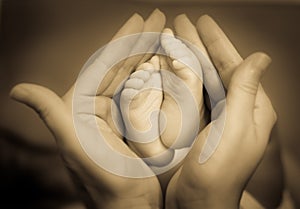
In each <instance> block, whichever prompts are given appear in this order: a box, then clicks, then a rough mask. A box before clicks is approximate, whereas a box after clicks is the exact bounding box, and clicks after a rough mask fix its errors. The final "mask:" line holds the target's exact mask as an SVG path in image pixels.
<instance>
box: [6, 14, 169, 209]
mask: <svg viewBox="0 0 300 209" xmlns="http://www.w3.org/2000/svg"><path fill="white" fill-rule="evenodd" d="M164 23H165V17H164V15H163V14H162V13H161V12H160V11H159V10H155V11H154V12H153V13H152V14H151V15H150V17H149V18H148V19H147V21H146V22H144V20H143V19H142V18H141V17H140V16H139V15H137V14H135V15H133V16H132V17H131V18H130V19H129V20H128V21H127V22H126V23H125V25H124V26H123V27H122V28H121V29H120V30H119V32H118V33H117V34H116V35H115V37H114V38H113V39H116V38H119V37H122V36H126V35H130V34H136V33H140V32H143V31H151V32H160V31H161V30H162V28H163V26H164ZM130 44H131V45H130ZM132 44H133V45H132ZM138 44H143V43H139V42H135V43H131V42H130V43H129V42H126V43H125V45H124V46H123V48H122V49H124V50H125V53H128V54H129V53H130V51H131V50H132V49H133V48H134V47H135V45H138ZM149 44H150V45H151V44H152V43H149ZM143 46H145V45H143ZM136 47H139V46H136ZM126 50H127V51H126ZM122 52H123V53H124V51H122ZM111 53H112V52H108V54H106V55H105V53H104V52H103V54H104V55H103V56H104V57H106V58H110V56H108V55H111ZM118 53H120V52H119V51H116V52H114V54H115V55H116V56H118ZM101 55H102V54H101ZM142 58H143V59H147V57H145V56H143V55H141V56H137V57H135V58H132V59H128V60H126V61H124V62H122V63H121V64H122V66H120V65H118V66H115V67H114V68H113V69H112V70H111V71H110V74H108V75H106V77H105V79H104V81H103V83H102V84H103V85H102V86H100V88H99V89H98V92H99V93H98V94H96V95H95V96H94V97H93V98H92V97H90V98H89V99H91V98H92V99H93V101H95V107H96V111H95V112H94V114H93V115H88V114H89V113H88V112H82V113H81V114H82V115H83V116H84V117H85V116H91V117H93V118H95V119H96V121H97V125H98V130H100V132H101V133H102V134H103V135H105V139H106V141H105V142H106V143H107V144H109V146H111V147H112V148H113V149H114V150H115V151H116V152H118V153H122V154H124V155H127V156H130V157H132V158H135V157H136V155H135V154H134V153H133V152H132V151H131V150H130V149H129V148H128V147H127V145H126V144H125V143H124V142H123V140H122V138H120V136H118V134H117V132H116V129H115V127H114V126H112V121H111V119H112V117H111V113H112V112H111V109H110V104H111V102H112V99H111V96H112V93H113V92H114V91H115V89H116V88H117V87H118V85H119V84H120V82H121V81H122V80H123V79H125V78H126V77H127V76H128V75H129V73H130V71H131V68H132V67H133V66H134V65H136V64H138V62H139V61H140V60H141V59H142ZM100 59H101V58H100ZM96 67H97V66H96ZM75 88H76V86H74V87H72V88H71V89H70V90H69V91H68V92H67V93H66V94H65V96H64V97H62V98H60V97H58V96H57V95H56V94H55V93H54V92H52V91H51V90H49V89H47V88H44V87H41V86H37V85H32V84H20V85H17V86H16V87H15V88H14V89H13V90H12V92H11V96H12V97H13V98H14V99H16V100H18V101H20V102H22V103H25V104H27V105H28V106H30V107H32V108H33V109H35V110H36V111H37V112H38V113H39V114H40V116H41V118H42V119H43V120H44V122H45V123H46V125H47V126H48V128H49V129H50V130H51V131H52V133H53V134H54V135H55V138H56V140H57V145H58V147H59V149H60V150H61V154H62V158H63V159H64V161H65V163H66V166H67V167H68V168H69V169H70V170H71V171H72V172H71V173H72V174H75V175H76V177H77V179H79V180H80V183H81V184H83V186H84V187H85V189H86V191H87V192H88V194H89V197H90V198H91V199H92V201H89V202H92V203H94V204H95V206H96V207H99V208H133V207H134V206H135V207H137V208H142V207H143V206H146V205H148V206H150V205H151V206H152V207H155V208H159V207H160V206H161V191H160V186H159V183H158V180H157V179H156V177H148V178H130V177H123V176H120V175H117V174H114V173H111V172H109V171H107V169H104V168H102V167H101V166H99V165H98V164H97V163H95V159H91V158H90V155H89V153H87V152H86V151H85V150H84V149H83V147H82V144H81V143H80V142H79V140H78V139H79V137H77V134H78V130H77V129H76V128H74V123H73V122H74V121H73V119H74V112H73V103H74V100H73V93H74V92H75V91H74V90H75ZM101 88H103V89H101ZM94 99H95V100H94ZM88 101H90V100H88ZM82 127H83V128H87V129H88V128H90V124H89V123H84V124H83V126H82ZM80 140H81V142H90V141H93V140H94V141H95V139H93V138H90V137H86V138H80ZM94 148H95V147H94ZM100 148H101V147H99V149H100ZM97 149H98V147H96V149H94V150H95V151H98V150H97ZM100 150H101V149H100ZM99 152H100V151H99ZM98 160H99V159H98ZM100 160H102V161H106V162H110V160H111V159H110V156H109V155H106V156H104V158H103V159H100ZM140 161H141V162H142V160H140ZM114 163H116V162H112V163H111V164H114ZM120 166H121V170H122V169H123V170H124V169H125V170H126V166H124V165H120ZM143 168H145V169H147V168H146V167H145V166H144V167H143ZM148 169H149V168H148ZM128 188H130V190H128Z"/></svg>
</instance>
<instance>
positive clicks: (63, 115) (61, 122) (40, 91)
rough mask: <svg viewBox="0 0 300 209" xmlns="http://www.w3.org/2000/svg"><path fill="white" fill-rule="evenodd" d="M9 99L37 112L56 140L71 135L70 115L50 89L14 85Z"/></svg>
mask: <svg viewBox="0 0 300 209" xmlns="http://www.w3.org/2000/svg"><path fill="white" fill-rule="evenodd" d="M10 97H11V98H12V99H14V100H16V101H18V102H21V103H23V104H25V105H27V106H29V107H30V108H32V109H33V110H34V111H35V112H37V113H38V114H39V116H40V117H41V118H42V120H43V121H44V122H45V124H46V125H47V126H48V127H49V129H50V130H51V131H52V133H54V135H55V136H56V138H64V139H65V135H66V134H70V133H71V131H72V126H69V124H71V125H72V120H71V118H70V115H68V112H67V111H66V107H65V105H64V104H63V101H62V100H61V99H60V97H58V96H57V95H56V94H55V93H54V92H52V91H51V90H50V89H47V88H45V87H42V86H39V85H34V84H25V83H23V84H18V85H16V86H15V87H14V88H13V89H12V90H11V92H10ZM71 135H72V134H71Z"/></svg>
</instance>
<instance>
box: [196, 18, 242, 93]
mask: <svg viewBox="0 0 300 209" xmlns="http://www.w3.org/2000/svg"><path fill="white" fill-rule="evenodd" d="M196 27H197V29H198V32H199V35H200V37H201V40H202V41H203V43H204V45H205V47H206V48H207V50H208V52H209V55H210V56H211V59H212V60H213V62H214V64H215V66H216V68H217V70H218V71H219V74H220V76H221V77H222V81H223V83H224V85H225V87H228V83H229V81H230V78H231V76H232V73H233V71H234V69H235V68H236V67H237V66H238V65H239V64H240V63H241V62H242V61H243V59H242V57H241V56H240V55H239V53H238V51H237V50H236V49H235V47H234V46H233V44H232V43H231V42H230V40H229V39H228V38H227V36H226V35H225V33H224V32H223V31H222V29H221V28H220V27H219V26H218V25H217V23H216V22H215V21H214V20H213V19H212V18H211V17H209V16H208V15H204V16H202V17H200V18H199V19H198V21H197V26H196Z"/></svg>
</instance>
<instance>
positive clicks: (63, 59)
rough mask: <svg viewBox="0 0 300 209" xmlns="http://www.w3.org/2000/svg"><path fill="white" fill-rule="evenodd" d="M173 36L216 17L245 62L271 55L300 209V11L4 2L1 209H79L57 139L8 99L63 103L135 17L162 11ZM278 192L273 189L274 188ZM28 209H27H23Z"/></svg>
mask: <svg viewBox="0 0 300 209" xmlns="http://www.w3.org/2000/svg"><path fill="white" fill-rule="evenodd" d="M156 7H157V8H159V9H161V10H162V11H163V12H164V13H165V14H166V16H167V26H168V27H172V20H173V19H174V17H176V15H178V14H181V13H186V14H187V15H188V17H189V18H190V19H191V20H192V21H193V22H194V23H195V22H196V20H197V18H198V17H200V16H201V15H203V14H209V15H210V16H212V17H213V18H214V19H215V20H216V21H217V22H218V23H219V25H220V26H221V27H222V28H223V29H224V31H225V32H226V34H227V35H228V36H229V37H230V39H231V41H232V42H233V43H234V44H235V46H236V47H237V49H238V50H239V52H240V53H241V55H242V56H243V57H246V56H248V55H249V54H250V53H252V52H255V51H260V50H262V51H265V52H267V53H268V54H269V55H270V56H271V57H272V59H273V63H272V66H271V67H270V70H269V71H268V72H267V74H266V75H265V77H264V80H263V86H264V87H265V90H266V92H267V93H268V95H269V96H270V98H271V100H272V102H273V104H274V107H275V109H276V111H277V113H278V123H277V126H276V127H275V130H274V133H273V134H274V135H275V136H274V137H276V138H278V139H279V140H280V141H279V142H280V150H281V160H282V162H283V168H284V181H285V187H286V188H287V189H288V190H289V191H290V194H291V196H292V198H293V200H294V203H295V204H296V208H300V181H299V180H298V179H299V177H300V152H299V149H300V141H299V138H300V137H299V136H300V125H299V122H298V121H299V118H300V111H299V109H298V108H299V107H300V98H299V96H300V95H299V91H300V82H299V78H300V58H299V56H300V54H299V52H300V41H299V38H300V28H299V22H300V4H299V1H297V0H295V1H284V0H282V1H279V0H277V1H275V3H273V2H272V1H271V0H268V1H250V0H249V1H246V2H244V1H238V0H235V1H221V0H220V1H218V0H215V1H212V2H210V1H201V0H191V1H184V0H182V1H180V0H177V1H176V2H173V3H171V1H167V0H164V1H159V0H157V1H155V3H153V2H152V1H147V0H136V1H134V0H132V1H101V0H63V1H62V0H2V1H1V13H0V15H1V18H0V21H1V23H0V27H1V28H0V30H1V32H0V35H1V36H0V47H1V48H0V50H1V51H0V53H1V56H0V192H1V193H0V208H76V207H78V208H81V206H80V204H77V202H80V197H79V195H78V194H77V192H76V188H75V186H74V185H73V184H72V182H71V180H70V178H69V176H68V173H67V172H66V170H65V168H64V167H63V166H62V162H61V160H60V158H59V156H58V152H57V150H56V147H55V143H54V140H53V137H52V135H51V134H50V133H49V131H48V130H47V129H46V127H45V126H44V125H43V124H42V122H41V121H40V120H39V118H38V116H37V115H35V114H33V112H32V111H31V110H30V109H29V108H27V107H24V106H22V105H20V104H18V103H16V102H14V101H12V100H10V99H9V96H8V94H9V90H10V89H11V88H12V87H13V86H14V85H15V84H17V83H20V82H33V83H37V84H41V85H45V86H47V87H49V88H51V89H53V90H54V91H56V92H57V93H58V94H60V95H62V94H63V93H64V92H65V91H66V90H67V89H68V87H69V86H70V85H71V84H72V83H73V82H74V81H75V79H76V76H77V73H78V72H79V71H80V69H81V67H82V66H83V64H84V63H85V61H86V60H87V59H88V58H89V56H90V55H91V54H92V53H93V52H95V51H96V50H97V49H98V48H100V47H101V46H103V45H104V44H105V43H107V42H108V41H109V39H110V38H111V36H112V35H113V34H114V32H116V31H117V30H118V28H119V27H120V26H121V25H122V24H123V23H124V22H125V20H126V19H127V18H129V17H130V16H131V15H132V14H133V13H134V12H138V13H139V14H141V15H142V16H143V17H144V18H146V17H147V16H148V15H149V14H150V12H151V11H152V10H153V9H155V8H156ZM276 183H277V182H273V184H276ZM21 206H22V207H21Z"/></svg>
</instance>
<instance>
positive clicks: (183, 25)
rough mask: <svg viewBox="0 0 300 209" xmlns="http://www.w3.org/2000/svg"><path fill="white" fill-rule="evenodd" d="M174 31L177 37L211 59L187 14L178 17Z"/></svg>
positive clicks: (175, 20)
mask: <svg viewBox="0 0 300 209" xmlns="http://www.w3.org/2000/svg"><path fill="white" fill-rule="evenodd" d="M173 24H174V29H175V32H176V35H177V36H178V37H179V38H180V39H182V40H183V41H188V42H189V43H191V44H193V45H194V46H195V47H196V48H198V49H199V50H200V51H201V52H202V53H203V54H204V55H205V56H206V57H207V58H208V57H209V56H208V54H207V51H206V49H205V47H204V45H203V43H202V41H201V40H200V38H199V35H198V32H197V30H196V27H195V26H194V25H193V24H192V23H191V21H190V20H189V18H188V17H187V16H186V14H181V15H178V16H177V17H176V18H175V19H174V23H173Z"/></svg>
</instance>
